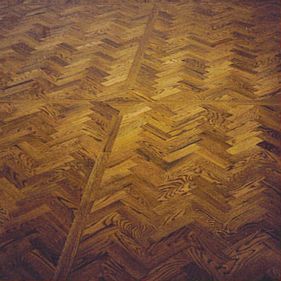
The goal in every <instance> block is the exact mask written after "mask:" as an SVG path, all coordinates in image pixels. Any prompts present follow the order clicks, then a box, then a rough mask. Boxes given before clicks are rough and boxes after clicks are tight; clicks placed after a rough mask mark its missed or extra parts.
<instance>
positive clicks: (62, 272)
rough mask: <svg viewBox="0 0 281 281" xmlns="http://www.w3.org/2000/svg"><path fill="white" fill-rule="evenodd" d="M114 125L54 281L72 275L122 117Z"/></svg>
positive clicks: (91, 176)
mask: <svg viewBox="0 0 281 281" xmlns="http://www.w3.org/2000/svg"><path fill="white" fill-rule="evenodd" d="M113 118H114V120H113V125H112V129H111V132H110V134H109V136H108V139H107V141H106V143H105V145H104V148H103V151H102V152H101V153H100V155H99V156H98V157H97V161H96V163H95V165H94V167H93V169H92V171H91V173H90V175H89V178H88V181H87V183H86V185H85V187H84V192H83V195H82V198H81V202H80V206H79V209H78V210H77V213H76V215H75V218H74V220H73V223H72V225H71V228H70V231H69V233H68V236H67V238H66V242H65V245H64V248H63V250H62V253H61V256H60V259H59V262H58V265H57V268H56V271H55V274H54V277H53V281H66V280H68V276H69V274H70V270H71V267H72V264H73V262H74V258H75V256H76V253H77V250H78V247H79V244H80V237H81V235H82V232H83V229H84V226H85V223H86V217H87V215H88V213H89V212H90V210H91V208H92V205H93V203H94V197H95V196H94V195H95V194H96V193H97V191H98V189H99V187H100V184H101V180H102V177H103V174H104V171H105V166H106V163H107V161H108V158H109V156H110V153H111V149H112V146H113V144H114V141H115V139H116V136H117V133H118V131H119V127H120V124H121V120H122V117H121V116H120V115H118V116H117V117H113Z"/></svg>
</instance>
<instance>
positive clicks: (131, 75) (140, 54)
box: [126, 4, 158, 88]
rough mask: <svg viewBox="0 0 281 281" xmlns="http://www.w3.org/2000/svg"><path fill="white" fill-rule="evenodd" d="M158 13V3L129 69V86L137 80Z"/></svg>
mask: <svg viewBox="0 0 281 281" xmlns="http://www.w3.org/2000/svg"><path fill="white" fill-rule="evenodd" d="M157 15H158V6H157V5H156V4H154V6H153V8H152V11H151V13H150V15H149V18H148V21H147V23H146V27H145V30H144V34H143V36H142V38H141V40H140V42H139V47H138V49H137V51H136V54H135V57H134V60H133V63H132V65H131V68H130V70H129V73H128V77H127V79H126V83H127V87H128V88H130V87H131V85H132V83H134V82H135V79H136V77H137V74H138V71H139V68H140V64H141V61H142V57H143V55H144V51H145V45H146V44H147V42H148V39H149V37H150V34H151V33H152V31H153V25H154V22H155V20H156V18H157Z"/></svg>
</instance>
